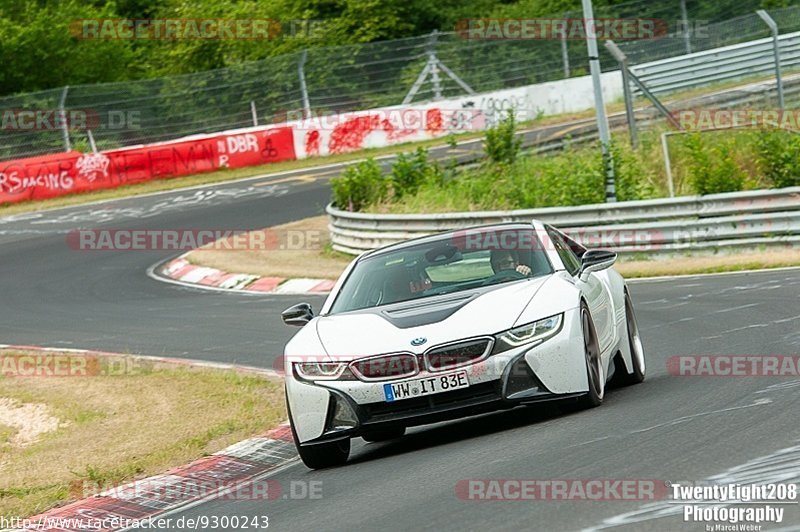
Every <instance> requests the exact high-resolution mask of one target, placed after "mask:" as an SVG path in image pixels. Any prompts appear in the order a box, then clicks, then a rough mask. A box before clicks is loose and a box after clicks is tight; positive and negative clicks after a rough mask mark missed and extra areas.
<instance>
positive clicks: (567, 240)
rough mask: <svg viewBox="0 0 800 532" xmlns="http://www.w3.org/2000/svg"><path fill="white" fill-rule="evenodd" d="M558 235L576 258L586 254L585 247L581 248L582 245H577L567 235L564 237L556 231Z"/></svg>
mask: <svg viewBox="0 0 800 532" xmlns="http://www.w3.org/2000/svg"><path fill="white" fill-rule="evenodd" d="M558 234H559V235H561V238H562V240H564V242H565V243H566V244H567V246H568V247H569V249H571V250H572V252H573V253H575V255H576V256H577V257H578V258H581V257H583V254H584V253H586V248H585V247H583V246H582V245H580V244H578V243H577V242H575V241H574V240H572V239H571V238H570V237H568V236H567V235H565V234H564V233H562V232H561V231H558Z"/></svg>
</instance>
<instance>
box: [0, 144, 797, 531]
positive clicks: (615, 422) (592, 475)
mask: <svg viewBox="0 0 800 532" xmlns="http://www.w3.org/2000/svg"><path fill="white" fill-rule="evenodd" d="M459 149H463V148H459ZM454 153H455V154H458V152H454ZM438 156H445V154H444V152H438ZM339 170H340V167H339V166H334V167H331V168H327V169H325V168H323V169H321V170H319V169H315V170H304V171H298V172H290V173H284V174H281V175H279V176H275V175H273V176H270V177H257V178H253V179H250V180H248V181H244V182H236V183H228V184H224V185H217V186H212V187H202V188H197V189H193V190H189V191H186V190H184V191H177V192H170V193H165V194H158V195H153V196H147V197H140V198H132V199H126V200H117V201H112V202H106V203H103V204H95V205H89V206H81V207H72V208H67V209H60V210H57V211H48V212H45V213H41V214H37V215H21V216H17V217H14V218H2V219H0V249H1V250H2V251H0V301H2V304H1V305H0V342H1V343H7V344H33V345H43V346H53V347H75V348H90V349H101V350H109V351H123V352H130V353H140V354H151V355H168V356H184V357H189V358H196V359H205V360H215V361H222V362H235V363H240V364H247V365H255V366H264V367H270V366H271V365H272V364H273V361H274V359H275V357H276V356H277V355H279V353H280V351H281V348H282V345H283V343H284V342H285V341H286V340H287V339H288V338H289V337H290V335H291V334H292V333H293V332H294V330H293V329H289V328H286V327H284V326H283V325H282V324H281V323H280V318H279V312H280V310H282V309H283V308H285V307H286V306H288V305H290V304H291V303H293V302H296V301H297V300H298V299H299V298H298V297H297V296H274V295H264V296H245V295H240V294H227V293H214V292H208V291H201V290H196V289H191V288H184V287H179V286H174V285H169V284H164V283H160V282H158V281H156V280H154V279H152V278H150V277H148V276H147V275H146V270H147V268H148V267H149V266H151V265H152V264H154V263H156V262H158V261H160V260H164V259H166V258H168V256H169V254H168V253H165V252H125V251H116V252H107V251H93V252H90V251H78V250H74V249H71V248H70V247H69V246H68V245H67V241H66V233H68V232H69V231H70V230H71V229H74V228H76V227H83V228H137V229H174V228H184V229H187V228H192V229H197V228H202V229H209V228H211V229H214V228H220V229H243V230H244V229H253V228H260V227H265V226H270V225H274V224H278V223H282V222H286V221H290V220H294V219H299V218H303V217H306V216H310V215H314V214H318V213H320V212H322V208H323V206H324V204H325V203H326V202H327V200H328V197H329V189H328V186H327V183H326V178H327V177H330V175H334V174H335V173H336V172H338V171H339ZM300 176H304V177H303V178H302V179H301V178H300ZM308 176H311V177H308ZM292 178H295V180H292ZM631 287H632V288H631V290H632V297H633V300H634V304H635V305H636V307H637V310H638V315H639V321H640V327H641V329H642V335H643V339H644V343H645V348H646V350H647V357H648V379H647V381H645V383H644V384H642V385H639V386H635V387H631V388H625V389H619V390H611V391H609V392H608V395H607V398H606V403H605V404H604V405H603V406H602V407H600V408H598V409H594V410H592V411H586V412H580V413H574V414H569V415H565V414H562V413H561V412H559V411H558V409H557V408H553V407H546V408H545V407H540V408H537V409H533V408H531V409H522V410H513V411H509V412H504V413H500V414H492V415H487V416H482V417H479V418H472V419H468V420H462V421H457V422H452V423H447V424H439V425H436V426H433V427H426V428H425V427H424V428H419V429H415V430H414V431H412V432H411V433H410V434H409V435H408V436H406V437H405V438H403V439H400V440H397V441H394V442H388V443H383V444H369V445H367V444H365V443H363V442H362V441H361V440H357V441H356V442H354V448H353V452H352V455H351V461H350V463H349V464H348V465H347V466H345V467H340V468H335V469H331V470H326V471H316V472H312V471H309V470H307V469H306V468H305V467H304V466H302V464H299V463H294V464H292V465H289V466H288V467H286V468H284V469H283V470H281V471H279V472H276V473H274V474H273V475H272V477H271V478H273V479H275V480H277V481H279V482H280V483H281V485H282V486H283V487H284V489H285V490H288V486H290V485H291V483H292V482H293V481H294V482H298V481H300V482H305V481H320V482H321V483H322V484H321V485H322V498H321V499H307V498H306V499H302V498H301V499H293V498H291V497H290V498H287V499H278V500H274V501H263V500H258V501H252V500H251V501H247V500H215V501H209V502H205V503H203V504H201V505H197V506H195V507H192V508H189V509H185V510H183V512H182V513H177V514H173V515H172V517H180V516H182V515H183V516H201V515H205V516H221V515H228V516H256V515H267V516H269V519H270V525H271V528H273V529H277V530H353V529H357V530H378V529H381V530H386V529H390V530H418V529H443V530H465V529H466V530H580V529H585V528H593V527H594V528H597V527H601V526H605V525H606V524H611V523H613V522H615V521H614V519H617V521H616V522H618V521H619V520H620V519H628V520H629V521H630V520H634V521H633V522H632V523H631V524H628V525H627V526H626V527H623V528H622V529H630V530H652V529H663V530H675V529H685V530H704V524H703V523H684V522H683V521H682V518H681V516H680V515H676V514H674V513H672V512H674V511H676V507H675V506H674V505H670V504H668V503H666V502H663V501H662V502H656V503H654V506H647V504H646V503H642V502H636V501H606V502H591V501H580V500H570V501H563V500H561V501H507V502H497V501H470V500H462V499H460V498H459V497H457V496H456V492H455V487H456V484H457V482H458V481H459V480H464V479H509V478H510V479H539V480H543V479H656V480H658V481H659V482H661V481H671V482H679V481H700V480H703V479H709V478H711V477H714V476H716V478H717V481H731V479H733V480H737V479H739V480H741V479H742V478H747V480H748V481H749V482H754V481H763V482H767V481H775V480H783V481H791V482H798V481H800V426H799V425H798V423H797V412H798V407H800V400H799V399H800V380H798V379H796V378H790V377H786V378H775V377H736V378H725V377H677V376H671V375H669V374H668V372H667V369H666V364H667V360H668V359H669V357H671V356H676V355H694V354H700V355H733V354H735V355H756V356H760V355H797V354H798V351H799V350H800V327H799V326H798V325H800V305H798V301H800V270H796V269H795V270H781V271H774V272H765V273H751V274H736V275H720V276H711V277H695V278H682V279H673V280H660V281H648V282H635V283H633V284H632V285H631ZM302 299H306V300H309V301H310V302H312V303H313V304H314V305H315V307H317V308H318V306H319V304H320V302H321V298H319V297H304V298H302ZM779 451H782V453H781V454H776V453H779ZM754 461H755V462H754ZM628 512H638V513H637V514H636V515H634V516H628V517H626V518H621V517H619V516H621V515H622V514H626V513H628ZM662 514H666V515H664V516H663V517H659V518H656V517H658V516H659V515H662ZM781 527H783V529H787V530H798V529H800V508H798V506H797V505H792V506H786V513H785V516H784V521H783V523H781V524H780V525H775V526H769V525H768V526H766V527H765V528H764V530H775V529H779V528H781Z"/></svg>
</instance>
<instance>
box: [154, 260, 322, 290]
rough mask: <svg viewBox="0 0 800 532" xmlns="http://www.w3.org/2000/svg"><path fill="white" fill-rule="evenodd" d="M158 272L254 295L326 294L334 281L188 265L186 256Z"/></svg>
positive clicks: (193, 283) (199, 285)
mask: <svg viewBox="0 0 800 532" xmlns="http://www.w3.org/2000/svg"><path fill="white" fill-rule="evenodd" d="M158 270H159V271H158V273H160V274H161V275H162V276H164V277H167V278H169V279H171V280H173V281H175V282H179V283H181V284H186V285H190V286H195V287H197V288H212V289H217V290H231V291H236V292H244V293H258V294H265V293H266V294H326V293H328V292H330V291H331V289H332V288H333V285H334V283H335V281H331V280H329V279H306V278H301V279H287V278H285V277H267V276H258V275H250V274H246V273H229V272H226V271H223V270H218V269H216V268H209V267H206V266H197V265H195V264H191V263H190V262H189V261H188V260H187V259H186V255H182V256H180V257H178V258H177V259H174V260H171V261H169V262H168V263H166V264H165V265H163V266H161V267H160V268H158Z"/></svg>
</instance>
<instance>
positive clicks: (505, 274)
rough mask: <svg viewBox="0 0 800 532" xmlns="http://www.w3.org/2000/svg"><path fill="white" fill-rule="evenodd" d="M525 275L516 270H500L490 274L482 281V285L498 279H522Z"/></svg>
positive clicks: (492, 282)
mask: <svg viewBox="0 0 800 532" xmlns="http://www.w3.org/2000/svg"><path fill="white" fill-rule="evenodd" d="M524 278H525V275H522V274H521V273H519V272H518V271H517V270H502V271H499V272H497V273H496V274H494V275H492V276H491V277H489V278H488V279H486V280H485V281H483V283H482V286H486V285H490V284H494V283H496V282H498V281H505V280H509V281H511V280H517V279H524Z"/></svg>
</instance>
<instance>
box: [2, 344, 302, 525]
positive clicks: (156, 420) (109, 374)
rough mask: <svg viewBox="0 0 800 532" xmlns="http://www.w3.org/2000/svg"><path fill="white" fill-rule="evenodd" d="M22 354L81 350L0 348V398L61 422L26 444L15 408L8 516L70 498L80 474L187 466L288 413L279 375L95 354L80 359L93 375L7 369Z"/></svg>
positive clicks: (108, 480) (128, 476)
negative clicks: (272, 376) (21, 438)
mask: <svg viewBox="0 0 800 532" xmlns="http://www.w3.org/2000/svg"><path fill="white" fill-rule="evenodd" d="M26 354H30V355H34V356H36V357H45V359H47V358H53V357H60V360H64V359H69V360H76V357H81V356H82V355H75V354H58V353H49V354H46V355H43V354H42V353H40V352H32V353H26V352H24V351H14V350H0V359H2V360H3V372H2V374H3V376H0V399H2V400H4V401H6V403H8V402H9V401H10V402H12V403H13V404H15V405H16V406H18V407H25V406H30V407H36V408H38V409H39V410H45V411H46V412H47V416H48V417H50V418H56V419H57V420H58V425H57V429H55V430H50V431H47V432H44V433H42V434H40V435H38V437H37V438H35V439H34V440H33V441H28V442H27V443H26V444H20V443H17V444H15V443H14V441H15V439H16V438H15V435H16V433H17V432H19V431H22V430H25V428H26V427H25V426H24V425H25V424H26V423H30V422H31V420H30V419H29V418H22V417H20V416H18V419H17V420H16V422H18V423H22V424H23V427H22V428H20V427H14V426H11V427H8V426H6V427H0V515H3V516H6V517H25V516H30V515H34V514H37V513H40V512H43V511H45V510H47V509H49V508H52V507H54V506H57V505H60V504H62V503H65V502H68V501H69V500H71V499H72V498H74V497H75V495H76V493H75V491H76V490H75V489H74V488H75V486H76V485H77V483H80V482H91V483H98V484H99V485H101V486H104V485H116V484H119V483H124V482H126V481H130V480H134V479H136V478H142V477H146V476H150V475H154V474H157V473H160V472H163V471H165V470H167V469H169V468H171V467H175V466H179V465H183V464H185V463H187V462H190V461H192V460H194V459H197V458H200V457H202V456H205V455H208V454H212V453H214V452H217V451H219V450H221V449H223V448H225V447H226V446H228V445H231V444H233V443H235V442H238V441H241V440H243V439H245V438H248V437H250V436H253V435H255V434H260V433H263V432H265V431H266V430H267V429H269V428H271V427H273V426H275V425H277V424H278V423H280V422H281V421H282V420H283V419H285V415H286V414H285V409H284V406H283V405H284V399H283V386H282V385H281V384H280V382H278V381H277V380H270V379H267V378H264V377H261V376H258V375H255V374H244V373H237V372H234V371H221V370H209V369H193V368H188V367H186V366H179V365H171V364H169V363H158V364H157V365H155V364H148V363H147V362H143V359H137V358H132V357H119V358H117V357H114V358H112V359H105V357H103V359H102V360H103V362H101V363H98V364H99V365H97V364H95V362H96V361H97V360H99V359H97V358H94V359H91V357H84V358H83V360H87V359H89V367H95V368H99V370H98V371H96V372H93V371H89V372H86V373H87V374H89V375H93V376H81V373H80V372H76V374H75V375H73V376H58V377H43V376H42V377H22V376H8V375H9V374H10V372H9V371H8V370H9V368H10V367H13V366H14V364H13V362H9V361H13V360H19V359H15V356H17V355H26ZM92 360H94V361H95V362H92ZM20 367H21V366H20ZM103 368H105V369H103ZM109 368H111V370H109ZM95 373H96V375H94V374H95ZM199 412H202V415H198V413H199ZM9 416H10V417H11V418H13V410H12V411H10V412H9V411H8V409H6V411H5V412H4V416H3V417H4V418H8V417H9ZM6 422H7V423H8V421H6ZM27 428H30V427H27ZM71 487H72V489H71Z"/></svg>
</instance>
